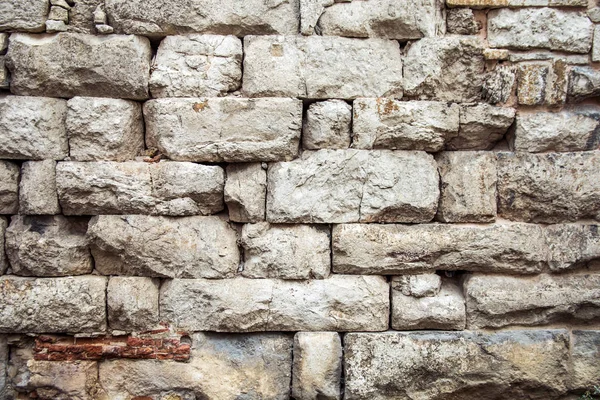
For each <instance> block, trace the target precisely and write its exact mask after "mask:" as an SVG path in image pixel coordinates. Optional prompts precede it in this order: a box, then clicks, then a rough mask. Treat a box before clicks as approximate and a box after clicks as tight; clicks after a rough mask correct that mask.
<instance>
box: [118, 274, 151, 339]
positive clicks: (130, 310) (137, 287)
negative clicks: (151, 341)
mask: <svg viewBox="0 0 600 400" xmlns="http://www.w3.org/2000/svg"><path fill="white" fill-rule="evenodd" d="M158 285H159V283H158V280H155V279H151V278H133V277H119V276H113V277H111V278H110V279H109V281H108V287H107V290H106V300H107V308H108V325H109V326H110V329H114V330H119V331H125V332H131V331H149V330H152V328H154V326H155V325H156V324H157V323H158V319H159V317H158Z"/></svg>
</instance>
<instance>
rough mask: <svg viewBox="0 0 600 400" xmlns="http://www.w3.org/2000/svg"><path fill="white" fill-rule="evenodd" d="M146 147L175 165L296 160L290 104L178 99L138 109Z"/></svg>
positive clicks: (296, 115)
mask: <svg viewBox="0 0 600 400" xmlns="http://www.w3.org/2000/svg"><path fill="white" fill-rule="evenodd" d="M144 117H145V120H146V141H147V144H148V146H149V147H156V148H158V149H159V150H160V152H161V153H162V154H165V155H166V156H167V157H169V158H171V159H173V160H178V161H200V162H205V161H206V162H221V161H227V162H253V161H283V160H291V159H293V158H295V157H296V155H297V154H298V144H299V142H300V132H301V129H302V102H301V101H299V100H296V99H283V98H282V99H240V98H231V97H229V98H180V99H174V98H169V99H157V100H150V101H148V102H146V103H145V104H144Z"/></svg>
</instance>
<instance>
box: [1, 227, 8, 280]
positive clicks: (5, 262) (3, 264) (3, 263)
mask: <svg viewBox="0 0 600 400" xmlns="http://www.w3.org/2000/svg"><path fill="white" fill-rule="evenodd" d="M7 227H8V221H7V220H6V218H5V217H0V275H3V274H4V272H5V271H6V269H7V268H8V259H7V258H6V253H5V251H4V245H5V238H4V234H5V233H6V228H7Z"/></svg>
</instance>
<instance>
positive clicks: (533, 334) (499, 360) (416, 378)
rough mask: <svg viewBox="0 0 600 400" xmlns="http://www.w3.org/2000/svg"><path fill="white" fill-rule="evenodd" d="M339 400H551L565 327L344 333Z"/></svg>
mask: <svg viewBox="0 0 600 400" xmlns="http://www.w3.org/2000/svg"><path fill="white" fill-rule="evenodd" d="M344 343H345V358H344V369H345V371H346V375H345V376H346V386H345V388H346V390H345V397H344V398H345V399H348V400H355V399H365V400H366V399H370V400H384V399H397V400H400V399H402V400H409V399H417V398H423V399H434V398H435V399H453V398H465V399H466V398H482V399H485V398H489V399H498V400H509V399H525V398H532V399H557V398H558V396H559V395H562V394H564V392H566V385H567V379H568V358H569V332H568V331H566V330H527V331H505V332H498V333H489V334H486V333H476V332H414V333H405V332H384V333H349V334H347V335H346V337H345V340H344Z"/></svg>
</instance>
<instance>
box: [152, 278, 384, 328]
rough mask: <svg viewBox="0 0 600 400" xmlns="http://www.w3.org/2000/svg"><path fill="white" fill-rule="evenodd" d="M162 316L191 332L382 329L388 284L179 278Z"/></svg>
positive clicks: (167, 286) (166, 288) (163, 299)
mask: <svg viewBox="0 0 600 400" xmlns="http://www.w3.org/2000/svg"><path fill="white" fill-rule="evenodd" d="M160 315H161V318H162V319H163V320H165V321H167V322H169V323H171V324H173V325H174V326H176V327H178V328H182V329H188V330H192V331H199V330H209V331H217V332H253V331H355V330H359V331H382V330H386V329H387V327H388V317H389V286H388V284H387V282H386V281H385V279H384V278H383V277H379V276H345V275H332V276H330V277H329V278H327V279H316V280H308V281H286V280H278V279H246V278H236V279H227V280H206V279H194V280H191V279H174V280H171V281H167V282H165V283H163V285H162V286H161V290H160Z"/></svg>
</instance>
